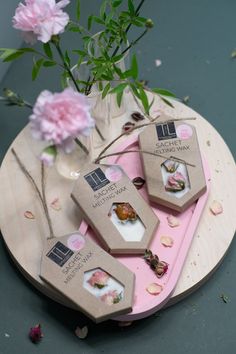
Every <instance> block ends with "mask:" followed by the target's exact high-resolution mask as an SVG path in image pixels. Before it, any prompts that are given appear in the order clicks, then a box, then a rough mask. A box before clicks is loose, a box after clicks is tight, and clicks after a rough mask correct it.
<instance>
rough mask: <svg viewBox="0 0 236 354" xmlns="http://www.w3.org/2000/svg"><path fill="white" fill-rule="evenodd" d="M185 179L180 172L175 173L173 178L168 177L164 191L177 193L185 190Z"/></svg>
mask: <svg viewBox="0 0 236 354" xmlns="http://www.w3.org/2000/svg"><path fill="white" fill-rule="evenodd" d="M185 183H186V179H185V178H184V176H183V175H182V173H180V172H176V173H175V174H174V175H173V176H169V178H168V180H167V184H166V185H165V190H166V191H168V192H174V193H175V192H179V191H182V190H184V189H185Z"/></svg>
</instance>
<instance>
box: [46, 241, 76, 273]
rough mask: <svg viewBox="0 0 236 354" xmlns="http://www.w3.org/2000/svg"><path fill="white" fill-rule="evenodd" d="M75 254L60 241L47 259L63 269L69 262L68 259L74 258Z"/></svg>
mask: <svg viewBox="0 0 236 354" xmlns="http://www.w3.org/2000/svg"><path fill="white" fill-rule="evenodd" d="M73 254H74V252H73V251H71V250H70V249H69V248H68V247H66V246H65V245H63V243H61V242H60V241H58V242H57V243H56V244H55V245H54V246H53V248H52V249H51V250H50V251H49V252H48V253H47V257H48V258H50V259H51V260H52V261H53V262H55V263H56V264H58V265H59V266H60V267H62V266H63V265H64V264H65V263H66V262H67V261H68V259H70V258H71V257H72V256H73Z"/></svg>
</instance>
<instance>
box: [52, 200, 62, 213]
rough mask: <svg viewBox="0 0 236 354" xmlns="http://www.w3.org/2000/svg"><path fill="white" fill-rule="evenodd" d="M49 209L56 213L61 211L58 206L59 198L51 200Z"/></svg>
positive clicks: (59, 205)
mask: <svg viewBox="0 0 236 354" xmlns="http://www.w3.org/2000/svg"><path fill="white" fill-rule="evenodd" d="M50 207H51V208H52V209H54V210H56V211H59V210H61V204H60V201H59V198H55V199H53V201H52V202H51V204H50Z"/></svg>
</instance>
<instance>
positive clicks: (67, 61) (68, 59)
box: [65, 50, 70, 67]
mask: <svg viewBox="0 0 236 354" xmlns="http://www.w3.org/2000/svg"><path fill="white" fill-rule="evenodd" d="M65 61H66V63H67V64H68V65H69V67H70V57H69V54H68V52H67V50H66V51H65Z"/></svg>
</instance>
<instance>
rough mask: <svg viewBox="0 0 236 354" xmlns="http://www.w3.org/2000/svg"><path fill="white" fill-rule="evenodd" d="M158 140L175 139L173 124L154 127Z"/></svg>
mask: <svg viewBox="0 0 236 354" xmlns="http://www.w3.org/2000/svg"><path fill="white" fill-rule="evenodd" d="M156 131H157V136H158V140H167V139H174V138H176V137H177V135H176V130H175V123H174V122H168V123H164V124H158V125H156Z"/></svg>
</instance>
